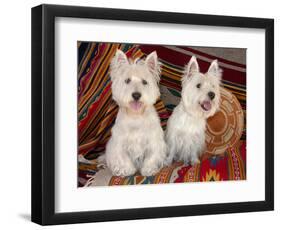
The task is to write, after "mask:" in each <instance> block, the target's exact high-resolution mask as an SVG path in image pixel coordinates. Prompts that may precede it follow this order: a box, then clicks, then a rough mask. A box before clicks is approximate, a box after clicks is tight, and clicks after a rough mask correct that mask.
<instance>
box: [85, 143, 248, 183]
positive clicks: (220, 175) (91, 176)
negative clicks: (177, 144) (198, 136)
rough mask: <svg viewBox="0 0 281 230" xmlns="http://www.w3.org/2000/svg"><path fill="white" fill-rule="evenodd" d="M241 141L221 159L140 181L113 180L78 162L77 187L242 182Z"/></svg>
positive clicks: (92, 164)
mask: <svg viewBox="0 0 281 230" xmlns="http://www.w3.org/2000/svg"><path fill="white" fill-rule="evenodd" d="M245 147H246V145H245V141H240V144H239V145H237V146H236V147H234V148H229V149H227V150H226V151H225V153H224V154H221V155H216V156H214V155H210V154H205V155H203V157H202V159H201V163H200V164H196V165H194V166H190V165H188V166H187V165H183V163H182V162H175V163H173V164H172V165H171V166H169V167H165V168H162V169H161V170H160V172H159V173H157V174H156V175H155V176H149V177H144V176H141V175H140V174H139V173H137V174H136V175H134V176H128V177H117V176H112V175H111V172H110V171H109V169H108V168H106V167H105V166H104V165H102V164H101V165H99V164H98V163H97V160H96V159H94V160H84V161H83V160H81V162H79V184H80V186H108V185H110V186H113V185H136V184H163V183H183V182H199V181H226V180H245V179H246V171H245V169H246V167H245V164H246V149H245Z"/></svg>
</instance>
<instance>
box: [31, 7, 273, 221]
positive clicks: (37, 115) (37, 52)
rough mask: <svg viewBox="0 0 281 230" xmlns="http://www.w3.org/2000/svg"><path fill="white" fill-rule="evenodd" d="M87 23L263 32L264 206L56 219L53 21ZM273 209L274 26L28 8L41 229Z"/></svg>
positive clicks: (34, 210) (35, 193)
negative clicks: (81, 20)
mask: <svg viewBox="0 0 281 230" xmlns="http://www.w3.org/2000/svg"><path fill="white" fill-rule="evenodd" d="M56 17H71V18H88V19H106V20H107V19H108V20H124V21H137V22H154V23H173V24H192V25H208V26H227V27H241V28H260V29H265V49H266V50H265V124H266V127H265V132H266V133H265V144H266V145H265V200H264V201H253V202H252V201H251V202H238V203H220V204H204V205H188V206H173V207H157V208H138V209H120V210H107V211H89V212H72V213H55V72H54V71H55V46H54V42H55V39H54V37H55V30H54V28H55V18H56ZM273 209H274V20H273V19H264V18H247V17H230V16H215V15H202V14H186V13H171V12H153V11H139V10H125V9H110V8H93V7H77V6H61V5H40V6H36V7H34V8H32V207H31V217H32V218H31V219H32V221H33V222H36V223H38V224H41V225H52V224H70V223H83V222H99V221H114V220H129V219H143V218H162V217H177V216H193V215H206V214H221V213H237V212H252V211H267V210H273Z"/></svg>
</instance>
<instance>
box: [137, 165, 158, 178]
mask: <svg viewBox="0 0 281 230" xmlns="http://www.w3.org/2000/svg"><path fill="white" fill-rule="evenodd" d="M159 170H160V169H159V167H143V168H142V169H141V170H140V173H141V175H142V176H154V175H155V174H156V173H158V172H159Z"/></svg>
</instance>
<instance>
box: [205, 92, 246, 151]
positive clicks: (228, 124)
mask: <svg viewBox="0 0 281 230" xmlns="http://www.w3.org/2000/svg"><path fill="white" fill-rule="evenodd" d="M243 126H244V114H243V110H242V108H241V105H240V103H239V101H238V100H237V98H236V97H235V96H234V95H233V94H232V93H231V92H229V91H228V90H226V89H224V88H221V103H220V108H219V110H218V111H217V112H216V114H215V115H214V116H212V117H210V118H209V119H208V121H207V129H206V145H207V151H206V152H207V153H209V154H214V155H218V154H222V153H224V152H225V150H226V149H227V148H229V147H233V146H235V145H236V144H237V143H238V142H239V140H240V138H241V135H242V132H243Z"/></svg>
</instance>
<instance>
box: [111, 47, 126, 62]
mask: <svg viewBox="0 0 281 230" xmlns="http://www.w3.org/2000/svg"><path fill="white" fill-rule="evenodd" d="M113 60H114V62H115V63H116V64H118V65H120V64H128V63H129V62H128V58H127V56H126V54H124V52H123V51H122V50H119V49H118V50H116V53H115V56H114V59H113Z"/></svg>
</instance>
